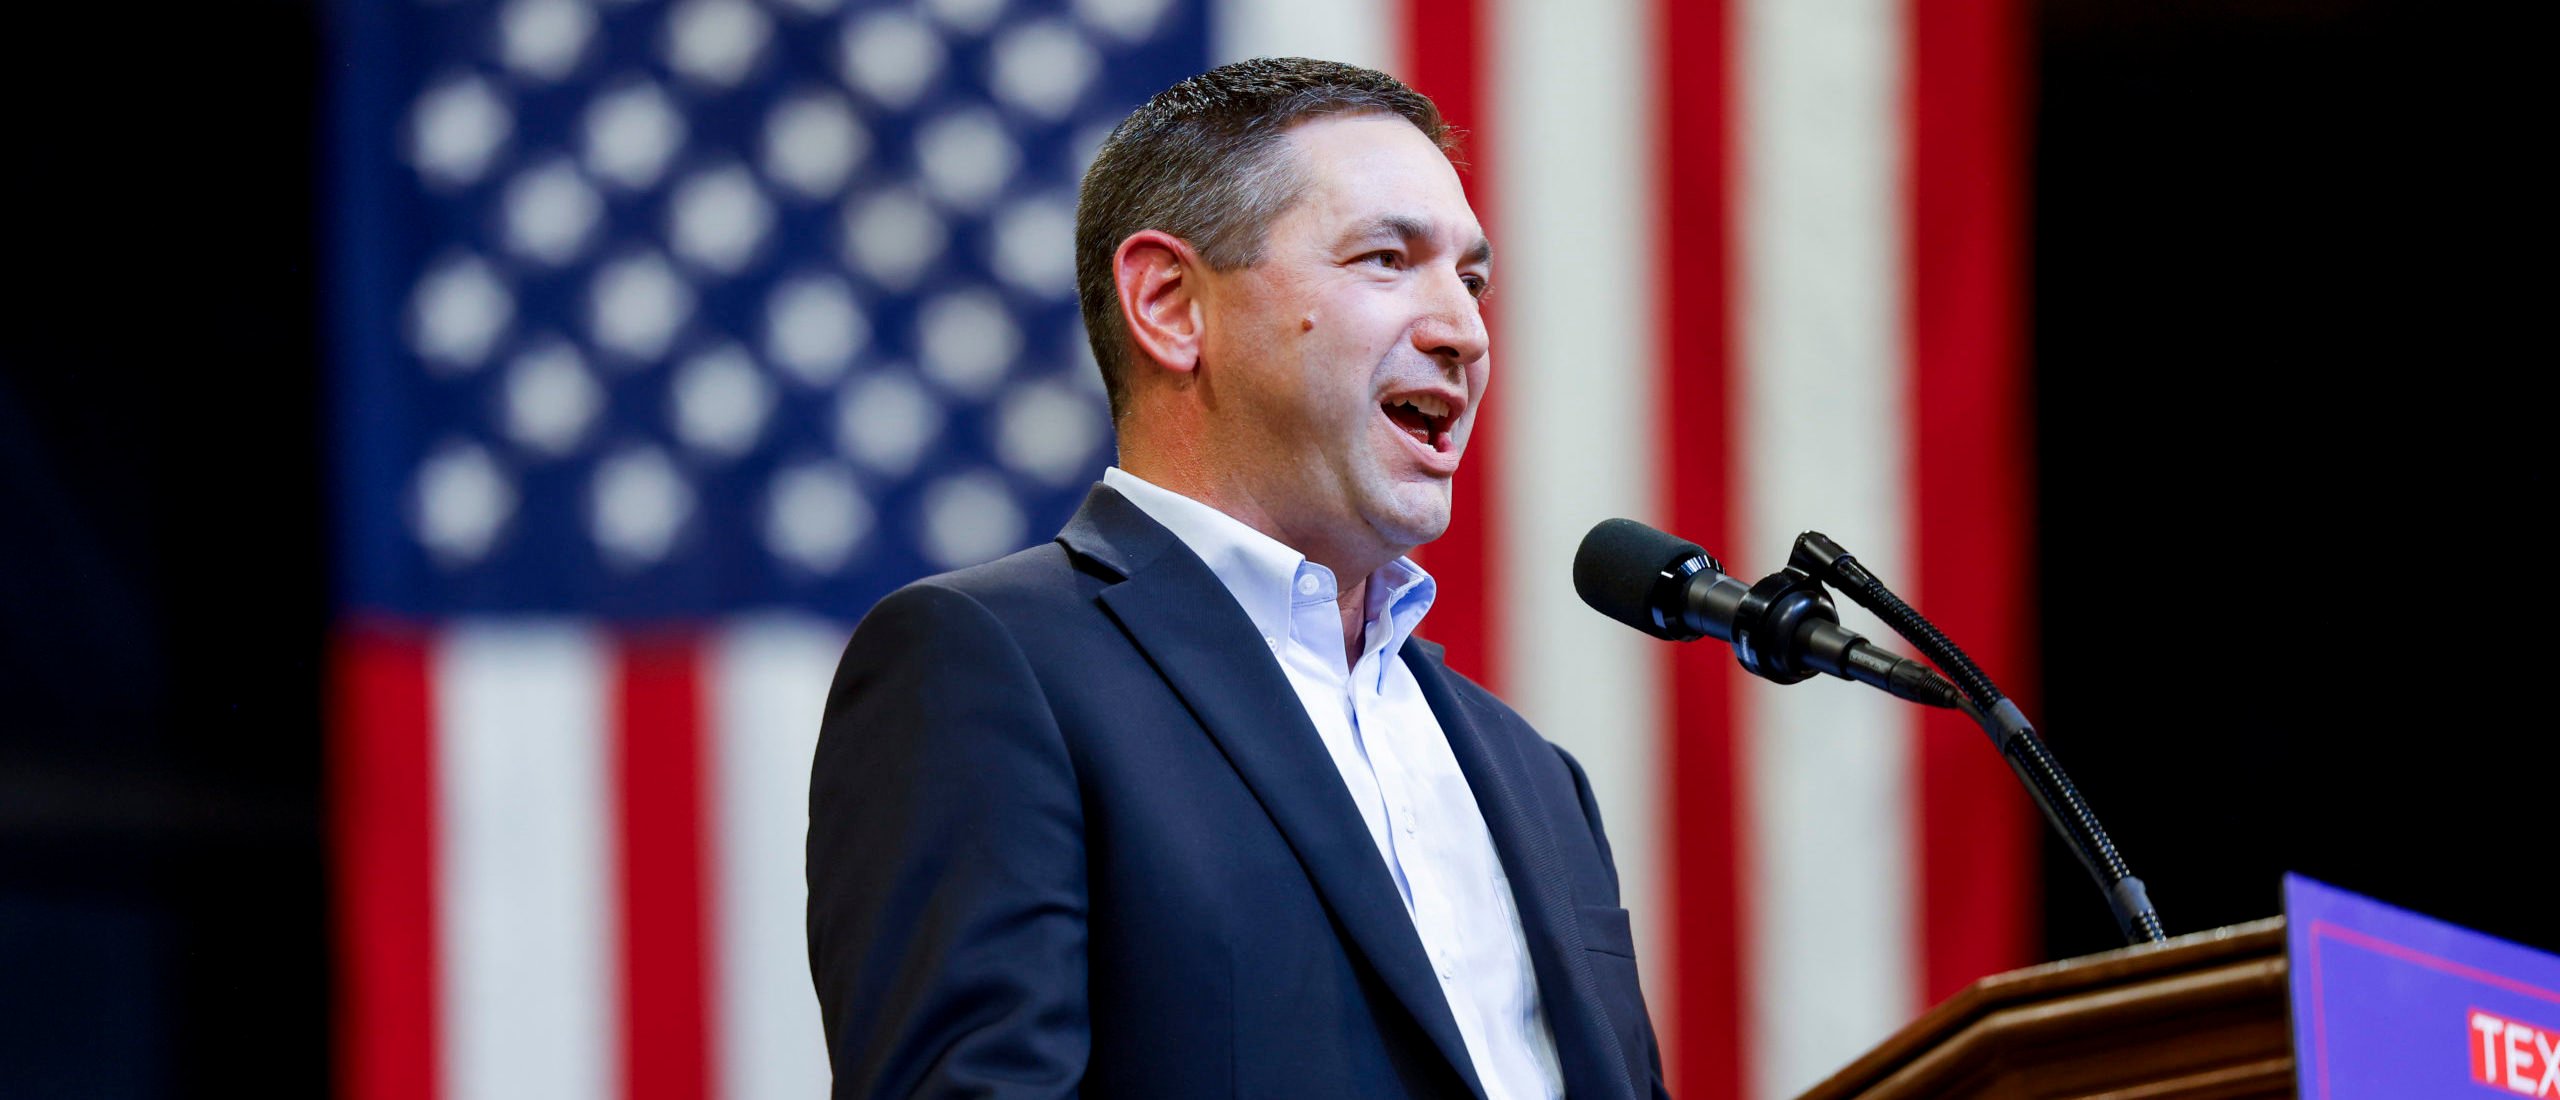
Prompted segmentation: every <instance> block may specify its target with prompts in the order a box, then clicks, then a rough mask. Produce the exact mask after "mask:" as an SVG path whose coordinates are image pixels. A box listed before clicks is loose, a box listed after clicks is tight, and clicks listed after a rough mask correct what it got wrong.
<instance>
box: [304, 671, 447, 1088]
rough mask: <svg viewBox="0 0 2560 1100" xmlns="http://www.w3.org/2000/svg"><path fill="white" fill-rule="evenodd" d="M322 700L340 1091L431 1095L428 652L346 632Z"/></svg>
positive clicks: (432, 765) (432, 852)
mask: <svg viewBox="0 0 2560 1100" xmlns="http://www.w3.org/2000/svg"><path fill="white" fill-rule="evenodd" d="M331 665H332V667H331V670H330V700H329V729H330V738H331V739H330V747H331V752H330V757H329V835H330V841H331V847H330V852H331V856H332V857H333V862H334V863H335V866H334V868H333V869H332V870H333V871H334V872H335V873H334V874H332V875H331V879H332V887H333V889H332V892H333V894H334V895H335V901H336V905H337V936H338V965H337V1004H338V1007H337V1012H336V1029H335V1030H336V1046H337V1061H338V1064H337V1067H336V1076H337V1086H338V1087H337V1091H338V1094H339V1095H341V1096H346V1097H350V1098H352V1100H426V1098H427V1097H431V1096H434V1095H436V1092H437V1072H436V1044H437V1028H436V919H435V918H436V907H435V877H436V848H435V774H436V770H435V769H436V762H435V738H434V736H433V733H432V730H433V729H434V724H435V718H434V711H433V706H434V703H433V695H432V693H431V692H430V690H429V688H428V649H427V645H426V643H425V642H424V641H423V640H421V639H419V638H417V637H415V636H413V635H409V634H404V633H400V632H397V631H394V630H391V629H372V628H356V629H349V630H346V631H343V632H342V633H341V634H340V636H339V638H338V640H337V644H336V646H335V647H334V652H333V654H332V657H331Z"/></svg>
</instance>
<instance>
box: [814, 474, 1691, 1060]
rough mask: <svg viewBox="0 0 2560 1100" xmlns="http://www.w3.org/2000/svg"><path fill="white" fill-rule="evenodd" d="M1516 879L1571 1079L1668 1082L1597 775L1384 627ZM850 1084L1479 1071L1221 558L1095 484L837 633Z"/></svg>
mask: <svg viewBox="0 0 2560 1100" xmlns="http://www.w3.org/2000/svg"><path fill="white" fill-rule="evenodd" d="M1402 656H1403V659H1404V660H1405V662H1406V663H1407V664H1408V665H1409V666H1411V667H1412V669H1413V673H1414V676H1415V678H1416V679H1417V680H1419V681H1420V682H1421V686H1422V692H1423V695H1424V697H1425V698H1426V699H1428V700H1429V702H1430V705H1431V709H1432V711H1433V713H1435V714H1436V715H1437V716H1438V717H1439V720H1440V725H1441V728H1442V729H1443V730H1444V731H1446V733H1447V735H1448V738H1449V743H1450V747H1451V748H1452V749H1453V750H1455V752H1456V755H1457V759H1458V763H1459V766H1460V767H1461V768H1462V769H1463V770H1464V771H1465V773H1466V776H1467V782H1468V784H1469V785H1470V786H1471V787H1473V789H1474V791H1475V795H1476V799H1477V801H1478V803H1479V804H1480V807H1481V809H1482V810H1483V812H1484V819H1485V824H1486V825H1487V826H1488V827H1489V828H1490V829H1491V831H1492V834H1493V841H1494V847H1495V848H1496V850H1497V851H1498V852H1499V854H1500V858H1501V860H1502V866H1503V870H1504V871H1505V873H1506V874H1508V876H1509V877H1510V880H1511V882H1512V884H1513V889H1514V891H1515V892H1516V896H1517V899H1518V902H1519V908H1520V920H1521V925H1522V927H1523V929H1524V930H1525V931H1526V933H1527V937H1528V945H1529V954H1530V958H1531V960H1532V962H1533V965H1534V968H1535V971H1536V975H1537V982H1538V995H1539V1001H1540V1003H1541V1004H1542V1005H1543V1006H1544V1008H1545V1011H1546V1016H1547V1023H1548V1026H1549V1027H1550V1028H1551V1029H1552V1030H1553V1031H1554V1034H1555V1040H1556V1050H1557V1053H1558V1054H1559V1055H1560V1057H1561V1061H1562V1065H1563V1071H1564V1082H1565V1089H1566V1092H1567V1093H1569V1094H1570V1095H1571V1096H1573V1097H1574V1098H1575V1100H1586V1098H1588V1100H1602V1098H1613V1100H1614V1098H1623V1097H1649V1096H1655V1095H1659V1094H1661V1092H1662V1086H1661V1069H1660V1060H1659V1058H1658V1057H1657V1055H1656V1052H1655V1048H1654V1038H1653V1030H1652V1025H1651V1024H1650V1023H1649V1022H1648V1020H1647V1018H1646V1015H1645V1007H1644V999H1643V995H1642V993H1641V991H1640V990H1639V989H1638V986H1637V980H1636V960H1635V947H1634V942H1633V939H1632V937H1631V936H1630V935H1629V933H1628V929H1627V913H1626V910H1625V909H1622V908H1620V907H1619V902H1618V883H1617V872H1616V870H1615V868H1614V867H1613V866H1612V865H1611V863H1610V856H1609V842H1608V839H1607V838H1606V837H1605V836H1604V835H1602V833H1601V830H1600V814H1599V810H1598V808H1597V806H1596V805H1595V803H1594V802H1593V799H1592V795H1591V788H1590V784H1589V783H1588V782H1587V780H1586V779H1585V777H1584V776H1583V773H1582V769H1581V767H1580V766H1579V765H1577V764H1576V763H1574V761H1573V759H1572V758H1571V757H1569V756H1567V755H1565V753H1564V752H1563V751H1562V750H1560V749H1557V748H1556V747H1555V746H1553V745H1550V744H1548V743H1547V742H1546V741H1545V740H1543V739H1541V738H1540V737H1539V736H1538V734H1537V733H1536V731H1534V730H1532V729H1530V727H1529V725H1528V723H1526V722H1524V721H1522V720H1521V718H1520V717H1519V715H1517V714H1515V713H1513V712H1512V710H1511V708H1509V707H1507V706H1505V705H1503V704H1502V702H1501V701H1500V700H1497V699H1495V698H1494V697H1493V695H1492V694H1491V693H1489V692H1487V691H1485V690H1484V689H1483V688H1481V687H1479V686H1477V685H1476V684H1474V683H1473V682H1471V681H1468V680H1467V679H1465V678H1464V677H1461V676H1458V675H1457V674H1455V673H1452V672H1450V671H1449V670H1448V668H1447V666H1446V665H1445V664H1443V663H1442V661H1441V657H1440V651H1439V647H1437V646H1434V645H1431V644H1430V643H1427V642H1422V641H1418V640H1417V641H1413V642H1409V643H1408V644H1407V645H1406V646H1405V647H1404V650H1403V652H1402ZM809 964H810V968H811V971H812V973H813V974H814V976H815V978H816V982H817V991H818V1001H819V1006H820V1009H821V1013H822V1015H823V1017H824V1020H825V1024H826V1035H827V1050H828V1054H829V1056H830V1057H831V1058H832V1059H833V1062H834V1066H835V1075H836V1078H835V1091H836V1095H838V1096H880V1095H890V1096H905V1095H913V1094H924V1095H935V1096H945V1095H949V1096H964V1095H965V1096H1025V1097H1028V1096H1067V1095H1073V1094H1076V1093H1078V1092H1079V1091H1081V1092H1082V1093H1083V1094H1084V1095H1088V1096H1114V1097H1117V1096H1130V1097H1179V1098H1207V1097H1228V1096H1237V1097H1398V1096H1413V1097H1466V1096H1479V1097H1480V1096H1482V1095H1483V1093H1484V1090H1483V1086H1482V1084H1481V1083H1480V1082H1479V1081H1478V1080H1477V1078H1476V1073H1475V1069H1474V1065H1473V1062H1472V1061H1471V1060H1470V1059H1469V1058H1468V1056H1467V1051H1466V1047H1465V1044H1464V1043H1463V1041H1462V1040H1461V1039H1460V1038H1459V1035H1458V1027H1457V1023H1456V1021H1455V1019H1454V1018H1453V1017H1452V1015H1451V1014H1450V1011H1449V1006H1448V1003H1447V1001H1446V1000H1445V999H1444V998H1443V996H1442V993H1441V990H1440V985H1439V983H1438V981H1437V980H1436V978H1435V977H1434V975H1433V973H1432V970H1431V967H1430V963H1429V961H1428V959H1427V958H1426V957H1425V955H1424V953H1423V948H1422V941H1421V939H1420V938H1419V937H1418V936H1417V935H1416V933H1415V932H1414V928H1413V924H1412V921H1411V919H1410V918H1409V917H1407V915H1406V913H1405V910H1404V906H1403V902H1402V901H1401V899H1400V898H1399V896H1398V894H1397V892H1396V887H1395V885H1394V882H1393V880H1392V879H1391V878H1389V876H1388V873H1387V869H1386V865H1385V863H1384V862H1383V861H1382V860H1381V859H1380V858H1379V856H1378V849H1377V846H1376V844H1375V843H1374V842H1373V841H1372V840H1371V839H1370V837H1369V833H1368V830H1367V828H1366V827H1365V826H1364V825H1363V824H1362V822H1361V818H1360V815H1359V813H1358V811H1357V810H1356V809H1355V808H1354V805H1353V803H1352V801H1351V796H1350V794H1349V792H1347V791H1346V790H1345V789H1344V788H1343V783H1342V776H1341V773H1340V772H1339V771H1337V770H1336V769H1335V767H1334V764H1333V761H1332V759H1331V758H1330V757H1328V756H1327V755H1326V753H1325V750H1324V746H1323V743H1322V742H1321V741H1320V740H1319V739H1318V737H1317V735H1316V731H1315V727H1314V726H1313V725H1312V724H1311V723H1310V722H1309V721H1308V720H1307V717H1306V712H1305V710H1304V708H1303V707H1302V706H1301V704H1300V703H1299V701H1298V697H1297V695H1296V693H1295V692H1294V691H1292V690H1291V688H1290V686H1289V682H1288V679H1287V677H1286V676H1285V675H1284V674H1283V673H1282V672H1281V670H1280V668H1279V666H1278V664H1277V662H1275V661H1273V660H1272V659H1271V655H1270V653H1269V651H1268V650H1267V649H1266V648H1265V647H1264V646H1263V644H1262V639H1261V635H1260V634H1259V632H1257V631H1256V630H1255V629H1254V627H1253V624H1252V621H1251V620H1250V619H1248V618H1247V617H1246V615H1245V613H1244V610H1243V608H1241V607H1239V606H1238V605H1237V604H1236V602H1235V600H1234V598H1233V597H1232V596H1230V595H1229V594H1228V593H1227V590H1226V588H1225V587H1224V586H1223V585H1222V584H1221V583H1220V582H1219V580H1218V578H1217V576H1216V575H1215V574H1213V573H1211V572H1210V570H1209V568H1208V566H1206V565H1204V564H1202V563H1201V561H1200V559H1199V558H1198V557H1197V556H1195V555H1193V554H1192V553H1191V551H1190V549H1189V548H1188V547H1186V546H1184V545H1183V544H1182V542H1181V540H1179V539H1177V538H1175V537H1174V535H1173V534H1172V533H1171V532H1169V531H1167V530H1165V529H1164V528H1163V527H1162V526H1160V525H1158V524H1157V523H1155V522H1154V521H1153V520H1151V519H1149V518H1148V517H1147V516H1146V514H1145V513H1144V512H1142V511H1140V510H1139V509H1138V507H1137V506H1136V505H1133V504H1131V503H1129V502H1128V501H1127V500H1126V499H1125V498H1123V497H1121V496H1120V495H1119V494H1118V493H1115V492H1112V491H1111V490H1109V489H1106V488H1101V487H1096V488H1095V489H1094V491H1093V492H1092V494H1091V495H1089V496H1088V497H1087V498H1086V499H1085V502H1084V505H1083V507H1082V508H1081V510H1079V511H1078V512H1077V514H1076V516H1075V518H1074V520H1073V521H1071V522H1070V523H1069V524H1068V525H1067V528H1066V530H1064V531H1063V532H1061V533H1060V534H1059V535H1058V537H1057V539H1056V541H1054V542H1052V543H1050V544H1047V545H1043V546H1039V547H1035V548H1033V549H1030V550H1025V551H1023V552H1021V553H1018V554H1015V555H1013V556H1011V557H1007V558H1004V559H1002V560H999V561H995V562H990V563H988V564H986V565H981V566H977V567H974V568H970V569H964V570H961V571H959V572H956V573H948V574H944V575H942V576H938V577H933V578H929V579H926V580H923V581H919V582H917V583H916V584H913V585H910V586H908V587H906V588H903V589H900V590H899V591H898V592H896V593H894V594H892V595H891V596H889V597H888V598H887V599H884V600H882V601H881V602H880V603H879V605H878V606H876V607H874V608H872V610H871V612H870V614H869V615H867V616H865V617H864V618H863V620H862V624H861V625H860V626H859V627H858V628H857V629H856V630H855V631H854V635H853V640H852V642H851V643H850V644H849V645H848V646H847V647H846V650H845V655H844V660H843V663H842V665H841V666H840V667H839V668H838V670H837V672H836V678H835V683H834V686H833V689H832V690H831V691H830V693H829V695H828V699H827V710H826V720H825V725H824V727H823V730H822V733H821V735H820V738H819V742H818V752H817V761H816V767H815V772H814V774H813V776H812V781H811V784H810V807H809Z"/></svg>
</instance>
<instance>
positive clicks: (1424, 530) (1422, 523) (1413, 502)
mask: <svg viewBox="0 0 2560 1100" xmlns="http://www.w3.org/2000/svg"><path fill="white" fill-rule="evenodd" d="M1379 503H1380V504H1382V505H1384V507H1381V508H1378V509H1375V510H1373V511H1372V512H1371V513H1370V516H1369V526H1370V527H1372V528H1374V529H1375V530H1376V531H1377V532H1378V535H1379V537H1381V538H1383V539H1384V540H1386V542H1387V543H1388V544H1389V545H1391V546H1402V547H1407V548H1411V547H1415V546H1420V545H1422V544H1423V543H1426V542H1430V541H1432V540H1433V539H1436V538H1439V537H1440V536H1441V535H1444V534H1447V533H1448V531H1449V490H1448V486H1447V484H1446V483H1442V484H1440V485H1436V486H1404V487H1402V488H1401V490H1400V491H1399V492H1396V493H1394V494H1391V495H1389V496H1388V497H1387V498H1386V499H1384V500H1381V501H1380V502H1379Z"/></svg>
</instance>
